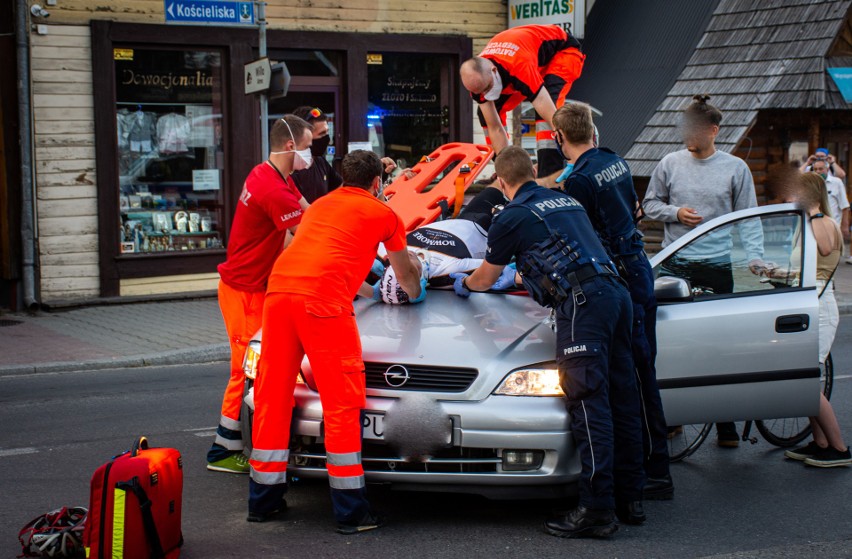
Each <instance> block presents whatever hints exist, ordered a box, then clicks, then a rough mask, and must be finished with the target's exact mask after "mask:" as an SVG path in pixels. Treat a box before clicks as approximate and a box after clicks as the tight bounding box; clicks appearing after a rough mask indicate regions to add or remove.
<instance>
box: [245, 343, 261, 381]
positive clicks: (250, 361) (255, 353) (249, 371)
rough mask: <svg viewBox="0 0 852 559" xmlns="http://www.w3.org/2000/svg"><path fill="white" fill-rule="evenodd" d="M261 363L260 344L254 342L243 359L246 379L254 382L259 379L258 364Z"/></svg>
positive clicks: (250, 344)
mask: <svg viewBox="0 0 852 559" xmlns="http://www.w3.org/2000/svg"><path fill="white" fill-rule="evenodd" d="M259 361H260V342H259V341H258V340H252V341H250V342H249V345H248V347H247V348H246V354H245V356H244V357H243V372H244V373H245V374H246V377H248V378H250V379H252V380H254V379H255V378H256V377H257V364H258V362H259Z"/></svg>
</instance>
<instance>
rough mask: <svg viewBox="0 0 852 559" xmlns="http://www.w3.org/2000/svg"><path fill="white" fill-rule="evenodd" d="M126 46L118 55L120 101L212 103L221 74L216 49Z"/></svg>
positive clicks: (116, 66) (117, 80) (118, 97)
mask: <svg viewBox="0 0 852 559" xmlns="http://www.w3.org/2000/svg"><path fill="white" fill-rule="evenodd" d="M128 50H129V49H123V55H122V57H121V58H119V57H118V56H116V60H115V81H116V97H117V99H116V100H117V101H118V102H132V103H143V104H144V103H175V104H180V103H210V102H211V96H212V92H213V90H214V86H217V79H218V76H219V57H218V55H217V54H216V53H202V54H201V55H200V56H199V54H198V53H197V52H192V53H188V52H186V51H163V50H144V49H134V50H133V51H132V56H127V54H126V52H127V51H128Z"/></svg>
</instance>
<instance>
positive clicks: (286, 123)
mask: <svg viewBox="0 0 852 559" xmlns="http://www.w3.org/2000/svg"><path fill="white" fill-rule="evenodd" d="M310 129H311V125H310V124H308V123H307V122H305V121H304V120H303V119H301V118H299V117H297V116H296V115H284V116H283V117H281V118H279V119H278V120H276V121H275V124H273V125H272V131H271V132H269V146H270V147H271V148H272V149H273V150H279V149H281V148H283V147H284V144H286V143H287V141H288V140H293V141H294V142H298V141H299V140H301V139H302V137H303V136H304V135H305V131H306V130H307V131H310ZM291 131H292V134H293V135H295V137H294V136H293V135H291Z"/></svg>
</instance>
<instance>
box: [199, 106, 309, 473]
mask: <svg viewBox="0 0 852 559" xmlns="http://www.w3.org/2000/svg"><path fill="white" fill-rule="evenodd" d="M269 140H270V145H271V147H272V151H271V152H270V154H269V159H267V160H266V161H264V162H263V163H261V164H260V165H257V166H256V167H255V168H254V169H252V171H251V173H250V174H249V176H248V177H246V181H245V184H244V185H243V190H242V193H241V194H240V200H239V202H237V209H236V211H235V213H234V221H233V224H232V226H231V235H230V238H229V239H228V255H227V259H226V260H225V262H223V263H222V264H220V265H219V277H220V281H219V308H220V309H221V311H222V317H223V318H224V320H225V330H226V331H227V332H228V339H229V340H230V343H231V376H230V379H229V380H228V386H227V388H226V389H225V395H224V397H223V398H222V410H221V415H220V416H219V425H218V427H217V428H216V439H215V440H214V441H213V444H212V445H211V447H210V450H209V451H208V453H207V469H208V470H212V471H216V472H226V473H232V474H248V473H249V465H248V459H247V458H246V456H245V454H243V437H242V426H241V423H240V408H241V407H242V403H243V384H244V383H245V375H244V374H243V357H244V355H245V352H246V347H247V346H248V343H249V341H250V340H251V337H252V336H254V334H255V333H256V332H257V331H258V329H259V328H260V319H261V315H262V314H263V299H264V296H265V294H266V281H267V280H268V279H269V274H270V272H271V271H272V265H273V264H274V263H275V259H276V258H278V255H279V254H280V253H281V250H282V249H283V247H284V245H285V239H286V238H287V235H288V234H290V233H292V232H293V231H295V229H296V226H297V225H298V224H299V222H300V221H301V219H302V212H303V210H304V209H305V208H307V207H308V203H307V201H306V200H305V199H304V197H302V194H301V193H300V192H299V190H298V189H297V188H296V184H295V183H294V182H293V178H292V177H291V176H290V175H291V173H292V172H293V171H294V170H298V169H307V168H308V167H310V166H311V152H310V145H311V128H310V125H309V124H308V123H307V122H305V121H304V120H302V119H301V118H297V117H295V116H293V115H285V116H284V118H280V119H278V120H277V121H275V124H274V125H273V126H272V131H271V132H270V134H269Z"/></svg>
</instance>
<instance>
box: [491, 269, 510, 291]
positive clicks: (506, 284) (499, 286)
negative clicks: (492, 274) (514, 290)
mask: <svg viewBox="0 0 852 559" xmlns="http://www.w3.org/2000/svg"><path fill="white" fill-rule="evenodd" d="M514 286H515V269H514V268H512V267H510V266H506V267H505V268H503V271H502V272H500V277H499V278H497V281H495V282H494V285H492V286H491V289H493V290H494V291H503V290H505V289H509V288H510V287H514Z"/></svg>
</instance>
